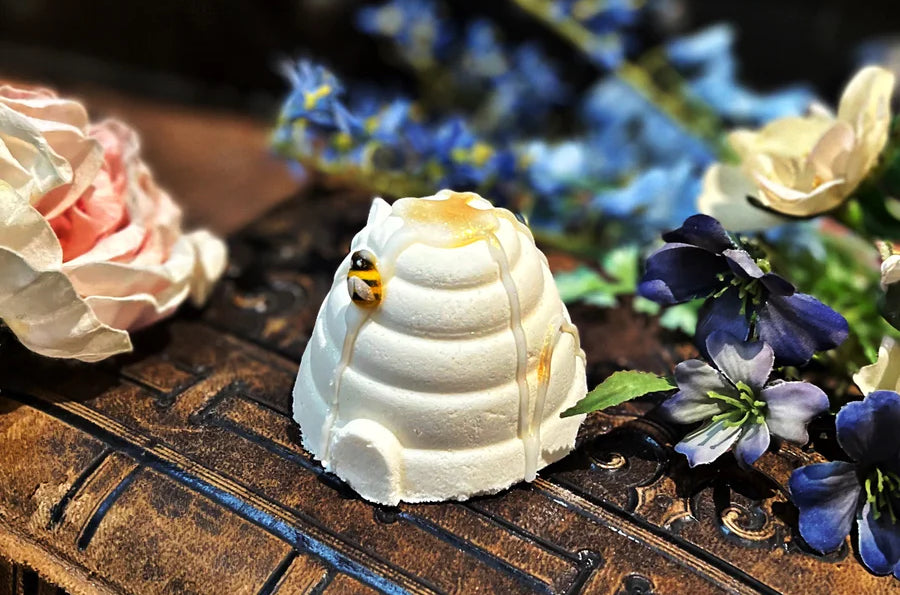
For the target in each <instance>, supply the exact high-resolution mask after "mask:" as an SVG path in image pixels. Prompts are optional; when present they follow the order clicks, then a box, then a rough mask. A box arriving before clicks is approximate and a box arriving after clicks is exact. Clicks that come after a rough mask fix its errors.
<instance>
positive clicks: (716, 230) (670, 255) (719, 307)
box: [638, 215, 849, 365]
mask: <svg viewBox="0 0 900 595" xmlns="http://www.w3.org/2000/svg"><path fill="white" fill-rule="evenodd" d="M663 239H664V240H665V241H666V242H667V243H666V245H664V246H663V247H662V248H660V249H659V250H657V251H656V252H654V253H653V254H651V255H650V256H649V257H648V258H647V262H646V269H645V272H644V276H643V278H642V279H641V283H640V285H639V286H638V292H639V293H640V294H641V295H642V296H644V297H645V298H648V299H650V300H653V301H654V302H657V303H660V304H678V303H681V302H686V301H690V300H693V299H697V298H705V299H706V302H705V303H704V305H703V307H702V308H701V310H700V313H699V319H698V322H697V331H696V334H695V340H696V342H697V345H698V347H699V348H700V349H701V351H702V350H703V347H704V346H705V344H706V339H707V337H709V335H710V334H711V333H712V332H713V331H715V330H718V329H723V330H727V331H729V332H730V333H731V334H733V335H735V336H737V337H740V338H759V339H761V340H763V341H765V342H766V343H768V344H769V345H771V346H772V349H773V350H774V352H775V357H776V359H777V360H778V361H779V363H781V364H784V365H803V364H805V363H807V362H808V361H809V360H810V358H811V357H812V356H813V354H814V353H815V352H816V351H824V350H827V349H832V348H834V347H837V346H838V345H840V344H841V343H842V342H843V341H844V339H846V338H847V335H848V334H849V328H848V325H847V321H846V320H845V319H844V317H843V316H841V315H840V314H838V313H837V312H835V311H834V310H832V309H831V308H829V307H828V306H826V305H825V304H823V303H822V302H820V301H818V300H817V299H815V298H814V297H812V296H810V295H807V294H804V293H797V291H796V289H795V288H794V286H793V285H791V284H790V283H789V282H787V281H786V280H785V279H784V278H783V277H780V276H779V275H776V274H775V273H773V272H771V267H770V265H769V263H768V261H766V260H765V259H764V258H754V256H752V255H751V254H750V253H749V252H748V251H747V249H746V246H744V245H742V244H741V243H739V242H738V240H736V239H735V238H733V237H732V236H731V235H730V234H729V233H728V232H726V231H725V229H724V228H723V227H722V225H721V224H720V223H719V222H718V221H716V220H715V219H713V218H712V217H709V216H707V215H694V216H693V217H689V218H688V219H687V220H685V222H684V224H683V225H682V226H681V227H680V228H678V229H676V230H675V231H670V232H668V233H666V234H663Z"/></svg>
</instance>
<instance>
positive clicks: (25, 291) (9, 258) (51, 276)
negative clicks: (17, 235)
mask: <svg viewBox="0 0 900 595" xmlns="http://www.w3.org/2000/svg"><path fill="white" fill-rule="evenodd" d="M0 271H3V283H2V284H0V319H2V320H3V321H4V322H6V324H7V326H9V328H10V329H11V330H12V332H13V333H15V335H16V337H18V339H19V341H21V342H22V344H23V345H24V346H25V347H27V348H28V349H30V350H31V351H34V352H36V353H39V354H41V355H45V356H47V357H64V358H74V359H80V360H82V361H86V362H93V361H98V360H101V359H104V358H106V357H109V356H110V355H113V354H116V353H123V352H125V351H131V340H130V339H129V337H128V333H127V332H125V331H122V330H118V329H115V328H111V327H109V326H107V325H105V324H103V323H102V322H100V320H98V318H97V316H96V315H95V314H94V312H93V311H92V310H91V308H90V307H89V306H88V304H87V303H86V302H85V301H84V300H83V299H81V297H79V296H78V294H77V293H76V292H75V289H74V288H73V287H72V283H71V282H70V281H69V279H68V278H67V277H66V276H65V275H64V274H62V273H61V272H59V271H52V270H51V271H38V270H35V269H34V268H33V267H31V266H30V265H29V263H28V262H27V261H26V260H25V259H24V258H22V256H21V255H20V254H17V253H16V252H13V251H11V250H8V249H6V248H3V247H0Z"/></svg>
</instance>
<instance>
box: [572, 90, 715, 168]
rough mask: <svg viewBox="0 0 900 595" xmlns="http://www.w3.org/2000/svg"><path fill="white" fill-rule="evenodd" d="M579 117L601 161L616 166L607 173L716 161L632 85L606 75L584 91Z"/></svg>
mask: <svg viewBox="0 0 900 595" xmlns="http://www.w3.org/2000/svg"><path fill="white" fill-rule="evenodd" d="M581 116H582V119H583V120H584V122H585V124H586V125H587V126H588V127H589V128H590V129H591V132H592V135H593V137H594V138H595V145H596V147H597V149H598V150H600V152H601V155H600V157H599V158H600V159H603V160H608V161H609V162H610V163H612V164H617V165H618V167H619V168H620V169H619V170H618V171H616V169H615V168H609V170H608V171H609V173H610V174H618V175H623V174H628V173H632V172H629V171H627V169H626V168H630V169H634V168H638V167H643V166H646V165H654V166H663V165H670V164H674V163H676V162H679V161H682V160H684V159H690V160H691V161H693V162H694V163H696V164H697V165H698V166H705V165H708V164H711V163H712V162H713V161H715V154H714V153H713V151H712V150H711V149H710V148H709V147H708V146H706V144H705V143H704V142H703V141H702V140H701V139H699V138H697V137H696V136H693V135H692V134H691V133H690V132H689V131H688V130H686V129H685V128H683V127H682V126H681V125H680V124H678V123H677V122H675V121H673V120H672V119H671V118H670V117H669V116H668V115H667V114H665V113H664V112H662V111H661V110H660V108H659V107H658V106H656V105H654V104H653V103H652V102H650V101H649V100H648V99H647V98H646V97H644V96H642V95H641V94H640V93H638V92H637V91H636V90H635V89H634V88H633V87H631V86H630V85H628V84H626V83H625V82H624V81H622V80H620V79H617V78H615V77H608V78H607V79H605V80H603V81H602V82H600V83H598V84H596V85H594V86H593V87H591V89H589V90H588V92H587V94H586V96H585V99H584V100H583V102H582V105H581Z"/></svg>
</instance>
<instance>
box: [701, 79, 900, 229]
mask: <svg viewBox="0 0 900 595" xmlns="http://www.w3.org/2000/svg"><path fill="white" fill-rule="evenodd" d="M893 88H894V75H893V74H892V73H891V72H890V71H888V70H885V69H884V68H880V67H877V66H869V67H866V68H863V69H862V70H860V71H859V72H858V73H857V74H856V76H854V77H853V80H851V81H850V83H849V84H848V85H847V88H846V89H845V90H844V93H843V96H842V97H841V102H840V106H839V108H838V113H837V117H835V116H834V115H833V114H830V113H828V112H827V110H824V109H822V108H821V107H814V108H812V109H811V110H810V114H809V115H807V116H806V117H792V118H779V119H777V120H773V121H772V122H770V123H769V124H767V125H766V126H764V127H763V128H762V129H760V130H755V131H754V130H735V131H734V132H732V133H731V134H730V135H729V136H728V142H729V144H730V145H731V147H732V148H733V149H734V151H735V152H736V153H737V155H738V157H739V159H740V165H739V166H734V165H726V164H721V163H717V164H714V165H712V166H711V167H710V169H709V170H708V171H707V173H706V175H705V176H704V180H703V190H702V191H701V194H700V197H699V198H698V201H697V202H698V208H699V210H700V211H701V212H702V213H706V214H708V215H712V216H713V217H715V218H717V219H719V221H721V222H722V224H723V225H725V227H727V228H729V229H735V230H753V229H765V228H768V227H771V226H773V225H775V224H778V223H780V222H783V219H780V218H778V217H776V216H774V215H772V214H770V213H767V212H766V211H764V210H763V209H759V208H756V207H753V206H752V205H750V204H749V203H748V200H747V198H748V196H752V197H753V198H755V199H756V200H757V201H758V202H759V203H760V204H761V205H763V206H764V207H766V208H767V209H770V210H771V211H774V212H776V213H783V214H785V215H789V216H794V217H810V216H814V215H818V214H820V213H824V212H826V211H828V210H831V209H833V208H835V207H837V206H839V205H840V204H841V203H843V202H844V201H845V200H846V199H847V198H848V197H849V196H850V194H851V193H852V192H853V191H854V190H855V189H856V187H857V186H858V185H859V183H860V182H861V181H862V180H863V178H865V176H866V175H867V174H868V173H869V171H870V170H871V169H872V167H873V166H874V165H875V164H876V163H877V161H878V157H879V155H880V153H881V151H882V150H883V149H884V146H885V144H886V143H887V138H888V131H889V128H890V121H891V113H890V111H891V110H890V99H891V92H892V91H893Z"/></svg>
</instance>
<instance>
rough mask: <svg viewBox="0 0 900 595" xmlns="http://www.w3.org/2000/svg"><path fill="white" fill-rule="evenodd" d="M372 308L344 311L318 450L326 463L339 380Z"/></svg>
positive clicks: (336, 403) (349, 360)
mask: <svg viewBox="0 0 900 595" xmlns="http://www.w3.org/2000/svg"><path fill="white" fill-rule="evenodd" d="M372 311H373V309H372V308H352V307H348V308H347V310H346V312H345V313H344V320H345V322H346V326H347V332H346V334H345V335H344V344H343V345H342V346H341V359H340V360H339V361H338V364H337V367H335V369H334V377H333V380H332V381H331V384H332V385H333V387H334V391H333V392H332V397H331V407H330V408H329V410H328V415H327V416H325V420H324V422H323V423H322V443H321V446H320V447H319V452H321V453H323V455H322V461H323V462H324V463H325V464H326V465H327V464H329V462H330V460H331V437H332V434H333V433H334V424H335V423H336V422H337V420H338V415H339V407H340V402H341V400H340V398H339V397H340V394H341V381H342V380H343V378H344V372H345V371H346V370H347V368H348V367H349V366H350V362H351V360H352V359H353V350H354V348H355V347H356V338H357V337H358V336H359V331H360V329H362V326H363V324H365V323H366V321H367V320H369V317H370V316H371V315H372Z"/></svg>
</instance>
